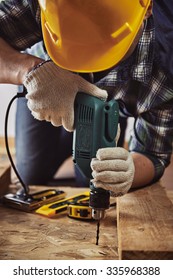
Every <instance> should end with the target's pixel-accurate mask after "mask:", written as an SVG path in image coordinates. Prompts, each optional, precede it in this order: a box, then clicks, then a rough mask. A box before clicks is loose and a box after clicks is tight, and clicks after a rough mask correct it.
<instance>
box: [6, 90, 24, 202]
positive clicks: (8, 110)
mask: <svg viewBox="0 0 173 280" xmlns="http://www.w3.org/2000/svg"><path fill="white" fill-rule="evenodd" d="M25 95H26V89H25V88H24V90H23V92H20V93H17V94H16V95H15V96H14V97H13V98H12V99H11V101H10V102H9V104H8V107H7V110H6V115H5V126H4V130H5V131H4V133H5V147H6V151H7V155H8V158H9V160H10V163H11V166H12V168H13V170H14V172H15V174H16V176H17V178H18V180H19V182H20V183H21V185H22V187H23V189H24V191H25V194H24V195H25V196H26V197H27V196H29V187H28V186H27V185H26V184H25V183H24V182H23V180H22V178H21V176H20V175H19V173H18V171H17V168H16V166H15V164H14V161H13V158H12V156H11V152H10V148H9V143H8V119H9V112H10V108H11V105H12V104H13V102H14V100H15V99H17V98H20V97H25Z"/></svg>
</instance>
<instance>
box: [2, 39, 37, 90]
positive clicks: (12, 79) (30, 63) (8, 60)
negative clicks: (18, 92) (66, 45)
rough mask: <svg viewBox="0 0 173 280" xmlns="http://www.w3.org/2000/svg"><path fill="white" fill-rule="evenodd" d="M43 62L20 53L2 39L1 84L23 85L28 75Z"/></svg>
mask: <svg viewBox="0 0 173 280" xmlns="http://www.w3.org/2000/svg"><path fill="white" fill-rule="evenodd" d="M41 61H42V60H41V59H40V58H38V57H35V56H32V55H29V54H25V53H20V52H19V51H17V50H15V49H13V48H12V47H11V46H10V45H9V44H8V43H7V42H5V41H4V40H3V39H2V38H0V69H1V71H0V83H8V84H16V85H20V84H23V81H24V79H25V76H26V74H27V73H28V72H29V71H30V70H31V69H32V68H33V67H34V66H35V65H37V64H39V63H40V62H41Z"/></svg>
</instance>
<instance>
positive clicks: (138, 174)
mask: <svg viewBox="0 0 173 280" xmlns="http://www.w3.org/2000/svg"><path fill="white" fill-rule="evenodd" d="M132 156H133V160H134V164H135V176H134V180H133V184H132V188H137V187H142V186H145V185H147V184H150V183H151V181H152V180H153V178H154V173H155V171H154V166H153V163H152V161H151V160H150V159H149V158H147V157H145V156H144V155H142V154H139V153H132Z"/></svg>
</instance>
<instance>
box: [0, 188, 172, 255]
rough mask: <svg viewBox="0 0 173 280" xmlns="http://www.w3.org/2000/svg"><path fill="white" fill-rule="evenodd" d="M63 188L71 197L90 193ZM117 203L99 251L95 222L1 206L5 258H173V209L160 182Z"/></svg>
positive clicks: (103, 228)
mask: <svg viewBox="0 0 173 280" xmlns="http://www.w3.org/2000/svg"><path fill="white" fill-rule="evenodd" d="M40 189H41V188H40V187H37V188H36V187H33V188H32V190H33V191H38V190H40ZM59 189H61V190H65V192H66V193H67V196H71V195H74V194H79V193H81V192H83V191H86V190H87V189H82V188H72V187H59ZM116 202H117V205H116V207H112V208H110V209H109V210H107V215H106V218H105V219H104V220H103V221H102V223H101V227H100V239H99V245H98V246H96V245H95V236H96V223H95V222H92V221H90V222H88V221H81V220H80V221H79V220H74V219H70V218H69V217H67V215H66V214H61V215H59V216H57V217H56V218H54V219H50V218H47V217H43V216H40V215H38V214H34V213H25V212H21V211H19V210H15V209H10V208H6V207H4V206H2V205H1V206H0V214H1V215H0V259H2V260H6V259H12V260H15V259H28V260H34V259H42V260H43V259H46V260H50V259H55V260H56V259H58V260H62V259H66V260H73V259H74V260H76V259H77V260H82V259H90V260H92V259H95V260H103V259H104V260H107V259H110V260H112V259H114V260H117V259H131V260H133V259H161V260H162V259H173V204H172V202H171V201H170V200H169V198H168V197H167V195H166V192H165V189H164V188H163V187H162V186H161V185H160V184H159V183H157V184H154V185H151V186H148V187H146V188H143V189H139V190H136V191H133V192H129V193H128V194H126V195H124V196H123V197H120V198H118V199H117V200H116Z"/></svg>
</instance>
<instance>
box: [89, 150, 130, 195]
mask: <svg viewBox="0 0 173 280" xmlns="http://www.w3.org/2000/svg"><path fill="white" fill-rule="evenodd" d="M91 168H92V170H93V172H92V176H93V178H94V179H93V180H92V182H93V183H94V186H95V187H98V188H103V189H105V190H109V191H110V192H111V195H112V196H121V195H124V194H125V193H127V192H128V190H129V189H130V187H131V185H132V182H133V178H134V172H135V168H134V163H133V158H132V155H131V154H130V153H129V152H128V151H127V150H125V149H124V148H119V147H115V148H102V149H99V150H98V152H97V154H96V158H94V159H92V161H91Z"/></svg>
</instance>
